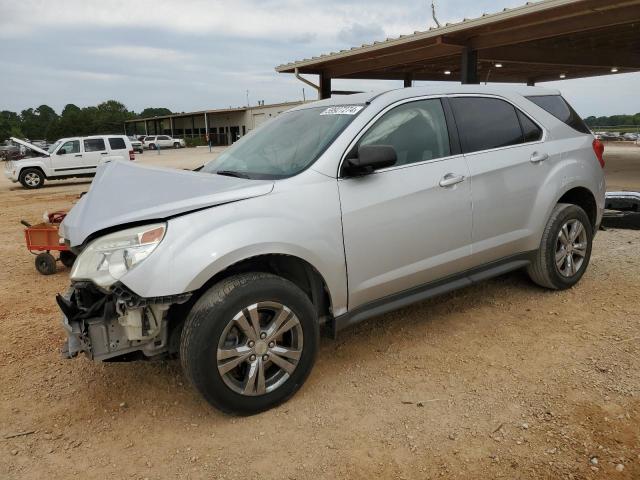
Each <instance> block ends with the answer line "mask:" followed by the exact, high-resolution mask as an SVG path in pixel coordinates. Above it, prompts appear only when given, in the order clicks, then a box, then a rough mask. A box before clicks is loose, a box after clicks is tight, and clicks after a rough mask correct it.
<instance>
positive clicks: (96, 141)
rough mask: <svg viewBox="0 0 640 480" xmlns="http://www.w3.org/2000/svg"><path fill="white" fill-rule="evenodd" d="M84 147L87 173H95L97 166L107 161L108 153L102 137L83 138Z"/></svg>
mask: <svg viewBox="0 0 640 480" xmlns="http://www.w3.org/2000/svg"><path fill="white" fill-rule="evenodd" d="M82 143H83V147H84V154H83V157H84V161H85V165H86V168H87V170H88V171H90V172H91V171H93V172H95V170H96V168H97V167H98V165H100V164H101V163H102V162H104V161H105V160H107V157H108V156H109V151H108V150H107V144H106V142H105V141H104V137H93V138H85V139H83V141H82Z"/></svg>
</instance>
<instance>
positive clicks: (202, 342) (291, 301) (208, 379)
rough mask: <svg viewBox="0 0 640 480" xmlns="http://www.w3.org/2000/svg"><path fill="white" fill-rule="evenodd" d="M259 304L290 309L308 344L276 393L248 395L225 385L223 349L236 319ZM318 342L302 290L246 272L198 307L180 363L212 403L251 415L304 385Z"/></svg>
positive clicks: (191, 318) (265, 275)
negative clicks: (221, 363) (221, 360)
mask: <svg viewBox="0 0 640 480" xmlns="http://www.w3.org/2000/svg"><path fill="white" fill-rule="evenodd" d="M258 302H279V303H281V304H282V305H286V306H287V307H288V308H289V309H290V310H291V312H293V313H294V314H295V315H296V316H297V317H298V320H299V322H300V323H299V325H300V327H301V328H302V332H303V339H304V341H303V346H302V349H301V354H300V359H299V360H298V363H297V365H296V367H295V369H294V370H293V372H292V373H291V374H290V376H289V377H288V378H287V379H286V381H284V383H282V384H281V385H280V386H278V387H276V388H275V389H274V390H273V391H271V392H268V393H264V394H262V395H255V396H248V395H244V394H242V393H237V392H236V391H234V390H232V388H230V387H229V386H228V385H227V384H226V383H225V380H224V379H223V377H222V375H221V373H220V372H219V370H218V360H217V349H218V343H219V341H220V339H221V336H222V334H223V333H224V331H225V328H226V327H227V326H228V325H229V324H230V322H231V321H232V319H233V317H234V316H235V315H236V314H237V313H238V312H241V311H243V310H244V309H245V308H247V307H248V306H250V305H253V304H255V303H258ZM261 338H262V337H261ZM318 341H319V329H318V319H317V315H316V312H315V309H314V307H313V305H312V304H311V301H310V300H309V298H308V297H307V296H306V295H305V293H304V292H303V291H302V290H300V288H298V287H297V286H296V285H295V284H293V283H292V282H290V281H288V280H285V279H284V278H281V277H278V276H276V275H272V274H268V273H246V274H241V275H236V276H233V277H230V278H227V279H225V280H222V281H221V282H220V283H218V284H216V285H214V286H213V287H211V288H210V289H209V290H208V291H207V292H205V293H204V295H202V297H201V298H200V299H199V300H198V301H197V302H196V303H195V305H194V306H193V308H192V309H191V311H190V312H189V315H188V316H187V319H186V321H185V324H184V328H183V330H182V337H181V342H180V359H181V363H182V368H183V370H184V372H185V375H186V377H187V378H188V379H189V381H190V382H191V384H192V385H194V386H195V388H196V389H197V390H198V391H199V392H200V393H201V394H202V396H203V397H204V398H205V399H206V400H207V401H208V402H209V403H210V404H211V405H213V406H214V407H216V408H218V409H220V410H222V411H223V412H226V413H234V414H240V415H251V414H255V413H258V412H261V411H264V410H268V409H270V408H272V407H274V406H276V405H278V404H280V403H282V402H284V401H285V400H287V399H288V398H289V397H291V396H292V395H293V394H294V393H295V392H296V391H297V390H298V389H299V388H300V387H301V386H302V384H303V383H304V381H305V380H306V378H307V377H308V376H309V373H310V372H311V369H312V367H313V364H314V362H315V358H316V353H317V351H318ZM259 355H262V354H259Z"/></svg>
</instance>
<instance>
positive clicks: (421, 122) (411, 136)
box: [358, 99, 451, 165]
mask: <svg viewBox="0 0 640 480" xmlns="http://www.w3.org/2000/svg"><path fill="white" fill-rule="evenodd" d="M358 145H391V146H392V147H394V148H395V150H396V153H397V154H398V162H397V163H396V165H407V164H410V163H416V162H423V161H425V160H432V159H434V158H442V157H447V156H449V155H450V154H451V150H450V146H449V133H448V130H447V122H446V120H445V116H444V110H443V108H442V103H441V102H440V100H438V99H430V100H418V101H415V102H410V103H405V104H403V105H400V106H398V107H395V108H394V109H392V110H389V111H388V112H387V113H385V114H384V115H383V116H382V117H381V118H380V119H379V120H378V121H377V122H376V123H375V124H374V125H373V127H371V128H370V129H369V130H368V131H367V133H365V134H364V135H363V137H362V138H361V139H360V141H359V142H358Z"/></svg>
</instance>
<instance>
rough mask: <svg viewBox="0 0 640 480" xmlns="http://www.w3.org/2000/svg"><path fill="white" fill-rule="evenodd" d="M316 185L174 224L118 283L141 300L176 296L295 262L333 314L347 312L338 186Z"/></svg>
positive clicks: (324, 181)
mask: <svg viewBox="0 0 640 480" xmlns="http://www.w3.org/2000/svg"><path fill="white" fill-rule="evenodd" d="M316 180H317V181H314V182H311V183H310V184H308V185H307V187H306V188H305V189H300V188H293V189H288V188H283V189H281V190H280V191H278V192H274V193H271V194H268V195H264V196H262V197H256V198H250V199H246V200H243V201H239V202H234V203H229V204H224V205H219V206H216V207H212V208H209V209H205V210H201V211H198V212H193V213H190V214H187V215H182V216H179V217H175V218H172V219H170V220H169V221H168V226H167V233H166V235H165V238H164V240H163V241H162V243H161V244H160V246H159V247H158V248H157V249H156V251H154V252H153V254H152V255H150V256H149V258H148V259H146V260H145V261H144V262H141V263H140V265H138V266H136V267H135V268H134V269H132V270H131V271H130V272H128V273H127V274H126V275H124V276H123V277H122V278H121V280H120V281H121V282H122V283H123V284H125V285H126V286H127V287H128V288H130V289H131V290H132V291H134V292H135V293H136V294H138V295H140V296H142V297H158V296H166V295H173V294H177V293H184V292H189V291H195V290H198V289H199V288H201V287H202V286H203V285H205V284H206V283H207V281H208V280H209V279H211V278H212V277H213V276H215V275H216V274H218V273H220V272H222V271H223V270H225V269H227V268H229V267H230V266H232V265H233V264H235V263H238V262H240V261H243V260H246V259H249V258H251V257H255V256H259V255H269V254H280V255H291V256H294V257H298V258H300V259H302V260H304V261H306V262H307V263H309V264H310V265H311V266H312V267H313V268H315V269H316V270H317V271H318V273H319V274H320V275H321V276H322V277H323V279H324V280H325V283H326V285H327V288H328V289H329V293H330V296H331V299H332V304H333V309H334V314H335V315H340V314H342V313H344V312H345V311H346V308H347V273H346V262H345V257H344V246H343V239H342V222H341V216H340V205H339V198H338V192H337V181H336V179H332V178H329V177H326V176H324V175H321V174H317V178H316ZM314 199H316V200H314ZM317 199H322V202H318V201H317ZM302 204H305V205H304V207H301V205H302ZM301 212H304V214H303V213H301ZM187 231H188V232H189V235H188V236H187V235H182V233H183V232H187ZM193 239H195V240H193Z"/></svg>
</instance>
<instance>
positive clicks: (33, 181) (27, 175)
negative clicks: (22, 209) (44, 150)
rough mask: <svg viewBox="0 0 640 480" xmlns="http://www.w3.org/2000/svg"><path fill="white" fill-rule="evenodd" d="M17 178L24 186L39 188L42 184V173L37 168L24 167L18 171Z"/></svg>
mask: <svg viewBox="0 0 640 480" xmlns="http://www.w3.org/2000/svg"><path fill="white" fill-rule="evenodd" d="M19 180H20V183H21V184H22V186H23V187H24V188H40V187H41V186H42V185H43V184H44V174H43V173H42V171H41V170H38V169H37V168H25V169H24V170H23V171H22V172H20V178H19Z"/></svg>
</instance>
